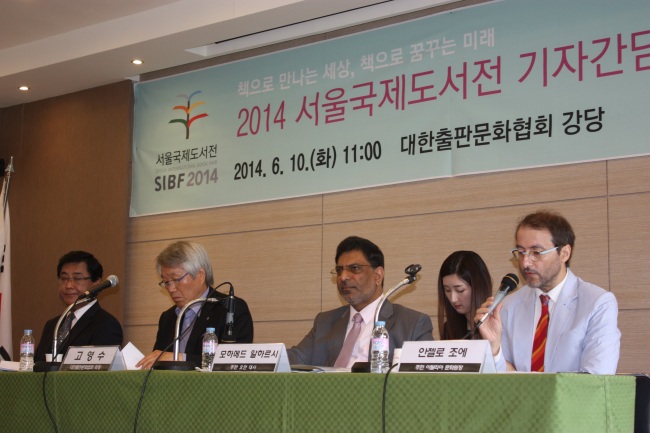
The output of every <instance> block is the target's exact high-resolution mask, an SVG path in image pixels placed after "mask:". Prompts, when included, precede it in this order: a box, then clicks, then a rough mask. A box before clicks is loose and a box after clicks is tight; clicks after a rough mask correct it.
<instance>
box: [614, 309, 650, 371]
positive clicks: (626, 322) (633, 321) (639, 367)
mask: <svg viewBox="0 0 650 433" xmlns="http://www.w3.org/2000/svg"><path fill="white" fill-rule="evenodd" d="M648 317H650V310H641V309H639V310H623V311H619V315H618V327H619V329H620V330H621V358H620V359H619V362H618V369H617V370H616V371H617V372H618V373H650V345H649V344H648V328H647V326H648Z"/></svg>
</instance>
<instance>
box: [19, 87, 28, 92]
mask: <svg viewBox="0 0 650 433" xmlns="http://www.w3.org/2000/svg"><path fill="white" fill-rule="evenodd" d="M18 90H22V91H23V92H26V91H28V90H29V87H27V86H20V87H19V88H18Z"/></svg>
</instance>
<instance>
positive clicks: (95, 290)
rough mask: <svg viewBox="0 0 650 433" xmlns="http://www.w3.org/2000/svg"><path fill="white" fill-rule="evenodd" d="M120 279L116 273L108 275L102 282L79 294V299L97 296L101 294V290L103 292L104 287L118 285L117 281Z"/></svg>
mask: <svg viewBox="0 0 650 433" xmlns="http://www.w3.org/2000/svg"><path fill="white" fill-rule="evenodd" d="M118 282H119V280H118V279H117V277H116V276H115V275H109V276H108V277H106V279H105V280H104V281H102V282H101V283H99V284H97V285H96V286H94V287H91V288H90V289H88V290H86V291H85V292H83V293H82V294H81V295H80V296H79V298H78V299H79V300H81V299H86V298H95V297H97V295H99V292H101V291H102V290H104V289H108V288H109V287H115V286H117V283H118Z"/></svg>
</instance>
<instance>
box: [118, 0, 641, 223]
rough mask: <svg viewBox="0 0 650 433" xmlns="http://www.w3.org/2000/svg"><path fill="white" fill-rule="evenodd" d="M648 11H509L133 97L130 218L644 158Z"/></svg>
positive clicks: (330, 43) (409, 25) (524, 3)
mask: <svg viewBox="0 0 650 433" xmlns="http://www.w3.org/2000/svg"><path fill="white" fill-rule="evenodd" d="M649 79H650V2H649V1H648V0H619V1H611V0H572V1H566V0H545V1H539V0H534V1H533V0H504V1H501V2H494V3H486V4H483V5H479V6H476V7H471V8H467V9H462V10H454V11H452V12H445V13H441V14H439V15H433V16H428V17H424V18H421V19H417V20H414V21H409V22H405V23H401V24H398V25H393V26H389V27H383V28H379V29H376V30H372V31H367V32H362V33H357V34H353V35H350V36H345V37H341V38H337V39H328V40H326V41H324V42H320V43H317V44H312V45H306V46H301V47H298V48H294V49H290V50H286V51H280V52H275V53H272V54H269V55H265V56H260V57H254V58H249V59H246V60H242V61H238V62H233V63H228V64H223V65H219V66H215V67H211V68H206V69H202V70H198V71H194V72H190V73H186V74H183V75H177V76H173V77H169V78H164V79H160V80H154V81H149V82H143V83H140V84H138V85H136V91H135V97H136V102H135V128H134V147H133V190H132V195H131V197H132V201H131V210H130V215H131V216H139V215H147V214H154V213H164V212H174V211H179V210H191V209H198V208H205V207H214V206H225V205H232V204H239V203H250V202H256V201H265V200H274V199H279V198H289V197H297V196H304V195H310V194H322V193H327V192H334V191H342V190H349V189H355V188H363V187H370V186H378V185H386V184H394V183H401V182H409V181H416V180H422V179H432V178H439V177H447V176H455V175H461V174H469V173H481V172H490V171H499V170H512V169H519V168H527V167H536V166H547V165H554V164H568V163H576V162H583V161H593V160H603V159H612V158H621V157H628V156H636V155H642V154H648V153H650V144H649V143H648V137H650V122H648V121H647V119H648V112H649V109H648V101H649V100H650V86H648V82H649Z"/></svg>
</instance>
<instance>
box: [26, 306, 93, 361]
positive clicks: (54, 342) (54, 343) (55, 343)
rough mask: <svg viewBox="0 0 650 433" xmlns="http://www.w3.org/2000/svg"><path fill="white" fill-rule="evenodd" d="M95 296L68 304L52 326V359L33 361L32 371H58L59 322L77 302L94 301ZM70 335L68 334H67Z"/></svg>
mask: <svg viewBox="0 0 650 433" xmlns="http://www.w3.org/2000/svg"><path fill="white" fill-rule="evenodd" d="M94 300H95V297H94V296H91V297H87V298H82V299H77V300H76V301H74V302H73V303H72V304H70V305H69V306H68V308H66V309H65V311H64V312H63V314H61V317H59V320H58V321H57V322H56V326H55V327H54V337H53V338H52V361H51V362H47V361H38V362H35V363H34V371H36V372H44V371H59V367H60V366H61V362H58V361H57V360H56V358H57V356H58V355H59V350H58V349H59V328H60V327H61V323H63V321H64V320H65V318H66V317H68V315H69V314H72V310H73V309H75V308H76V307H77V305H79V304H84V303H86V302H90V301H94ZM68 335H70V334H68Z"/></svg>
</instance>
